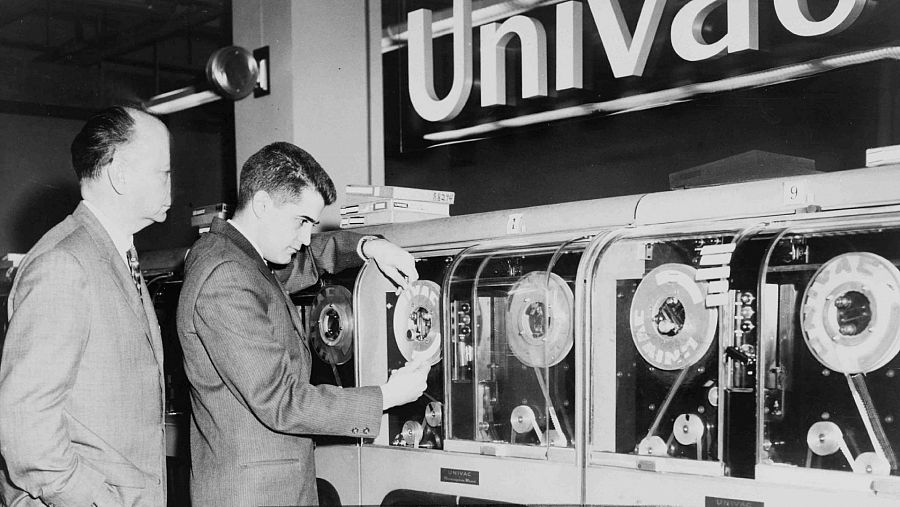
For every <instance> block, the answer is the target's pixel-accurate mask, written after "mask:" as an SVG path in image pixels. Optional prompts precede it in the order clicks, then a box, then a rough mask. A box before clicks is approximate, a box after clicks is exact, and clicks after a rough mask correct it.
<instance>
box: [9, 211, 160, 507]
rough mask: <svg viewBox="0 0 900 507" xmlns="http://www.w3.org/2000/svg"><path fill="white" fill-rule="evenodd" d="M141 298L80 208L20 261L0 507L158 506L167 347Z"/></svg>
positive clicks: (104, 236) (12, 312)
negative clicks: (49, 506) (1, 506)
mask: <svg viewBox="0 0 900 507" xmlns="http://www.w3.org/2000/svg"><path fill="white" fill-rule="evenodd" d="M143 290H144V294H145V297H144V298H143V302H142V300H141V298H140V297H139V295H138V292H137V290H136V289H135V286H134V282H133V280H132V278H131V275H130V273H129V271H128V268H127V267H126V265H125V261H124V260H123V259H122V257H121V256H120V254H119V253H118V252H117V251H116V248H115V246H114V245H113V242H112V239H110V237H109V234H108V233H107V232H106V230H105V229H103V226H102V225H100V222H99V221H98V220H97V218H96V217H95V216H94V215H93V213H91V211H90V210H89V209H88V208H87V207H86V206H84V204H80V205H79V206H78V208H77V209H76V210H75V212H74V213H73V214H72V215H71V216H69V217H68V218H66V219H65V220H63V221H62V222H61V223H59V224H58V225H57V226H55V227H54V228H53V229H51V230H50V231H49V232H48V233H47V234H45V235H44V237H43V238H41V240H40V241H38V243H37V244H36V245H35V246H34V248H32V249H31V251H30V252H29V253H28V255H27V256H26V257H25V259H24V260H23V262H22V265H21V266H20V268H19V271H18V274H17V276H16V280H15V283H14V284H13V288H12V292H11V293H10V296H9V302H8V306H9V316H10V325H9V330H8V332H7V335H6V339H5V342H4V344H3V354H2V360H0V454H2V455H3V459H4V460H5V461H6V465H7V471H8V477H6V476H4V479H11V481H12V482H11V483H10V482H9V481H8V480H3V481H0V491H2V498H0V504H6V505H9V504H13V505H43V504H42V503H41V501H39V500H35V499H33V498H31V497H29V495H28V494H27V493H26V491H27V492H28V493H30V494H31V495H32V496H35V497H40V498H41V499H42V500H43V501H44V502H46V503H53V504H55V505H57V506H62V505H77V506H85V505H90V504H91V503H92V502H96V503H97V504H98V505H107V504H108V503H109V502H112V503H113V504H119V503H121V504H124V505H164V504H165V501H166V498H165V481H166V471H165V466H166V463H165V437H164V435H163V428H164V419H163V410H164V404H163V389H164V380H163V364H162V361H163V354H162V341H161V338H160V333H159V326H158V324H157V322H156V314H155V313H154V311H153V307H152V304H151V302H150V298H149V297H146V294H147V288H146V286H144V289H143ZM23 490H24V491H23ZM110 494H111V495H110Z"/></svg>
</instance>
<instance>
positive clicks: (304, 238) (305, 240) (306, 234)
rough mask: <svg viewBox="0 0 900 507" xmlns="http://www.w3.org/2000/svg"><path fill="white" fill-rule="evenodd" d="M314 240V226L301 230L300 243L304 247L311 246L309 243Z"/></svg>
mask: <svg viewBox="0 0 900 507" xmlns="http://www.w3.org/2000/svg"><path fill="white" fill-rule="evenodd" d="M311 240H312V226H307V227H304V228H303V229H301V230H300V243H302V244H303V246H309V242H310V241H311Z"/></svg>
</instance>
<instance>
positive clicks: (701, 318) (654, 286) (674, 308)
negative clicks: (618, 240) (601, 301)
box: [630, 263, 718, 371]
mask: <svg viewBox="0 0 900 507" xmlns="http://www.w3.org/2000/svg"><path fill="white" fill-rule="evenodd" d="M696 274H697V270H696V269H694V268H693V267H691V266H686V265H684V264H676V263H669V264H662V265H660V266H657V267H656V268H654V269H653V270H652V271H650V272H649V273H648V274H647V276H645V277H644V279H643V280H642V281H641V283H640V284H639V285H638V288H637V290H636V291H635V293H634V298H633V299H632V301H631V313H630V323H631V337H632V339H633V340H634V344H635V347H637V350H638V352H639V353H640V354H641V356H642V357H643V358H644V359H645V360H646V361H647V362H648V363H650V364H651V365H652V366H654V367H656V368H659V369H660V370H670V371H671V370H680V369H684V368H688V367H690V366H692V365H694V364H696V363H697V362H698V361H700V360H701V359H702V358H703V356H704V355H706V352H707V351H708V350H709V347H710V345H712V343H713V339H714V338H715V332H716V322H717V320H718V315H717V313H716V310H715V309H713V308H707V307H706V299H705V296H706V291H705V290H704V289H703V287H702V286H701V285H700V284H699V283H697V282H696V281H695V277H696Z"/></svg>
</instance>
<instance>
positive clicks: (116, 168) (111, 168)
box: [103, 159, 128, 195]
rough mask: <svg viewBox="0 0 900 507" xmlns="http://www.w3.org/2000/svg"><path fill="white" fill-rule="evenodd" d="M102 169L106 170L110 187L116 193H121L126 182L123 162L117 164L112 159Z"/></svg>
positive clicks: (126, 177)
mask: <svg viewBox="0 0 900 507" xmlns="http://www.w3.org/2000/svg"><path fill="white" fill-rule="evenodd" d="M103 171H105V172H106V177H107V179H109V184H110V185H111V186H112V189H113V190H114V191H115V192H116V193H117V194H119V195H123V194H124V193H125V187H126V185H127V183H128V171H127V170H126V169H125V167H123V164H118V163H116V160H115V159H113V160H112V162H110V163H109V164H107V166H106V168H105V169H103Z"/></svg>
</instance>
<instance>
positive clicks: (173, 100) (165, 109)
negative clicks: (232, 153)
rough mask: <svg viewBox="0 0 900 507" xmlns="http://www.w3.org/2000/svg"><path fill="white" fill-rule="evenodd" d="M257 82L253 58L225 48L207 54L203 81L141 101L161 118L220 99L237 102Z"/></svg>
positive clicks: (241, 50) (236, 48) (242, 50)
mask: <svg viewBox="0 0 900 507" xmlns="http://www.w3.org/2000/svg"><path fill="white" fill-rule="evenodd" d="M258 80H259V64H258V63H257V61H256V58H254V57H253V55H252V54H250V52H249V51H247V50H246V49H244V48H242V47H238V46H227V47H224V48H220V49H217V50H216V51H215V52H213V54H212V55H210V57H209V60H207V62H206V80H205V82H203V83H201V84H199V85H192V86H187V87H184V88H180V89H178V90H174V91H171V92H166V93H163V94H160V95H156V96H155V97H151V98H150V100H148V101H146V102H144V108H145V109H146V110H147V111H148V112H150V113H152V114H159V115H163V114H171V113H175V112H178V111H183V110H185V109H190V108H192V107H197V106H202V105H203V104H208V103H210V102H215V101H217V100H219V99H222V98H227V99H230V100H240V99H242V98H244V97H246V96H248V95H250V94H251V93H253V90H254V88H255V87H256V86H257V81H258Z"/></svg>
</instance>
